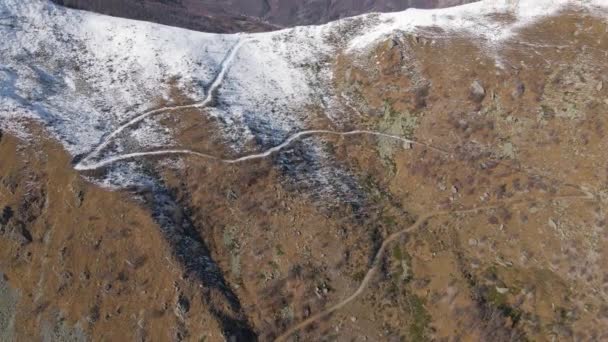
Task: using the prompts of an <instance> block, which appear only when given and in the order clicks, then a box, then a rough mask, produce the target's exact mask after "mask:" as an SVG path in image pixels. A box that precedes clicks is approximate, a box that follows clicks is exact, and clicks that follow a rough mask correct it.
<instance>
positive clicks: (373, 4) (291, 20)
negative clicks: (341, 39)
mask: <svg viewBox="0 0 608 342" xmlns="http://www.w3.org/2000/svg"><path fill="white" fill-rule="evenodd" d="M53 1H54V2H56V3H58V4H61V5H64V6H68V7H72V8H78V9H84V10H88V11H93V12H98V13H103V14H109V15H112V16H117V17H123V18H130V19H138V20H145V21H151V22H156V23H161V24H165V25H171V26H178V27H184V28H188V29H193V30H198V31H206V32H217V33H228V32H241V31H249V32H258V31H269V30H273V29H278V28H282V27H291V26H298V25H311V24H323V23H326V22H329V21H332V20H335V19H339V18H344V17H349V16H354V15H359V14H363V13H369V12H390V11H401V10H404V9H407V8H411V7H415V8H440V7H449V6H455V5H460V4H464V3H470V2H474V1H475V0H225V1H218V0H137V1H131V0H53Z"/></svg>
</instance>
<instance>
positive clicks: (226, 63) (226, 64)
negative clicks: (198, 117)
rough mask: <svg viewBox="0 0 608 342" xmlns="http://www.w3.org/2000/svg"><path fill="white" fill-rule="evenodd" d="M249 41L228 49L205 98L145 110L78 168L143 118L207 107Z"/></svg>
mask: <svg viewBox="0 0 608 342" xmlns="http://www.w3.org/2000/svg"><path fill="white" fill-rule="evenodd" d="M249 41H251V39H242V40H240V41H238V42H237V43H236V44H235V45H234V46H233V47H232V48H231V49H230V50H229V51H228V53H227V54H226V56H225V57H224V59H223V60H222V63H221V65H220V71H219V72H218V73H217V74H216V75H215V78H214V79H213V82H212V83H211V85H210V86H209V89H207V94H206V95H205V98H204V99H203V100H202V101H200V102H196V103H192V104H187V105H179V106H167V107H162V108H157V109H153V110H150V111H147V112H144V113H143V114H140V115H138V116H136V117H135V118H133V119H131V120H130V121H128V122H126V123H124V124H122V125H121V126H119V127H118V128H117V129H115V130H114V131H113V132H111V133H110V134H108V135H107V136H106V137H105V138H103V139H102V141H101V142H100V143H99V145H97V147H96V148H95V149H94V150H93V151H91V152H90V153H89V154H87V155H86V156H85V157H84V158H83V159H82V160H81V161H80V162H79V163H78V165H76V170H81V169H79V168H78V166H79V165H80V166H82V165H84V164H86V162H87V161H88V160H90V159H91V158H94V157H96V156H97V155H99V154H100V153H101V152H102V151H103V150H104V149H106V148H107V147H108V145H110V143H112V141H113V140H114V138H116V137H117V136H118V135H119V134H120V133H122V132H123V131H124V130H125V129H127V128H129V127H131V126H133V125H136V124H138V123H140V122H142V121H143V120H145V119H146V118H148V117H150V116H153V115H156V114H161V113H166V112H172V111H177V110H182V109H192V108H205V107H206V106H207V105H209V103H211V101H213V94H214V92H215V91H216V90H217V89H218V88H219V87H220V86H221V85H222V82H223V81H224V78H225V77H226V72H227V71H228V69H229V68H230V66H231V65H232V62H233V61H234V58H235V57H236V55H237V53H238V52H239V50H240V49H241V47H242V46H243V45H244V44H245V43H247V42H249Z"/></svg>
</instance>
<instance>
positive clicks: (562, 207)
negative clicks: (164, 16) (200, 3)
mask: <svg viewBox="0 0 608 342" xmlns="http://www.w3.org/2000/svg"><path fill="white" fill-rule="evenodd" d="M607 11H608V6H607V4H606V3H605V2H604V1H599V0H593V1H583V2H580V1H567V0H559V1H558V0H554V1H552V0H542V1H519V2H513V1H504V2H503V1H499V2H496V1H485V2H480V3H475V4H469V5H464V6H459V7H455V8H450V9H442V10H430V11H427V10H408V11H405V12H401V13H394V14H371V15H365V16H360V17H355V18H350V19H345V20H341V21H338V22H333V23H329V24H327V25H323V26H317V27H312V26H311V27H300V28H294V29H287V30H282V31H277V32H272V33H260V34H240V35H216V34H209V33H197V32H190V31H185V30H181V29H176V28H170V27H164V26H160V25H155V24H149V23H143V22H135V21H129V20H124V19H117V18H110V17H104V16H101V15H96V14H92V13H86V12H80V11H74V10H69V9H65V8H62V7H57V6H55V5H53V4H51V3H50V2H47V1H38V0H28V1H25V2H24V1H16V0H6V1H4V2H3V3H1V4H0V13H1V14H0V18H2V22H1V23H2V25H0V30H1V31H2V35H3V36H4V37H7V39H6V40H5V41H3V42H2V45H1V46H0V64H1V68H0V75H1V78H0V96H1V97H0V101H1V102H0V103H1V105H2V106H0V127H1V128H2V129H3V131H4V136H8V137H9V138H4V140H3V144H4V145H2V148H3V150H2V151H3V152H2V156H4V155H8V156H9V157H10V159H6V160H10V162H8V163H6V164H3V169H0V171H1V172H2V175H1V176H2V179H3V184H4V185H3V187H2V188H0V189H1V190H2V193H0V195H2V196H1V197H0V201H2V202H0V206H2V207H4V206H9V207H10V208H16V207H18V206H17V205H16V204H15V203H21V202H23V203H29V202H32V203H37V202H36V201H28V200H22V198H21V197H19V196H23V198H25V196H26V194H27V193H28V191H27V189H29V188H27V187H25V186H22V187H21V188H19V189H21V190H19V191H20V192H17V195H15V194H9V192H10V188H11V182H10V180H11V179H12V178H14V177H15V176H11V174H14V173H15V172H14V171H11V170H12V168H11V166H12V165H14V164H18V165H20V166H19V167H20V168H21V169H27V168H28V167H29V168H31V170H33V171H32V172H34V173H37V172H38V171H37V170H39V169H41V168H48V169H49V170H52V171H55V172H57V174H58V175H61V174H62V172H60V171H61V170H63V169H66V168H68V166H67V161H66V160H65V159H62V160H64V162H63V164H61V165H52V166H49V167H46V166H43V165H45V164H44V163H42V162H41V160H42V161H44V160H53V158H67V157H66V156H65V155H63V157H59V156H60V155H62V154H61V153H60V152H61V151H59V152H58V151H57V148H55V147H53V148H45V147H36V146H40V145H36V144H37V143H39V142H40V141H46V140H43V138H40V137H41V136H43V133H42V132H41V131H40V130H36V129H34V130H32V129H31V128H30V127H31V123H32V122H35V123H37V124H40V125H41V126H43V127H44V130H45V131H46V132H47V133H48V134H49V136H50V137H51V138H52V139H54V140H56V141H58V142H59V143H60V144H61V145H62V147H63V149H65V150H66V151H67V153H68V154H69V155H71V156H72V157H73V160H72V164H71V168H72V169H73V170H69V172H67V173H68V174H69V175H70V181H75V180H77V179H78V178H79V177H78V175H77V172H78V173H79V174H80V176H82V177H84V180H83V179H81V181H82V182H83V184H85V185H83V186H86V187H87V189H89V190H88V191H91V192H93V191H95V192H96V193H97V192H98V193H99V194H100V195H99V196H100V197H102V198H104V201H103V202H101V201H100V202H93V204H87V205H94V204H95V205H99V206H102V207H104V208H107V210H108V212H107V214H105V215H104V217H106V216H107V217H109V218H111V217H112V216H113V215H112V212H113V211H114V210H115V209H114V206H113V205H114V204H115V203H114V202H118V203H121V202H122V201H124V202H125V205H128V206H131V205H133V206H137V205H140V206H141V207H139V208H138V209H133V210H136V212H137V213H140V214H138V219H141V220H148V221H145V222H146V223H140V224H136V223H133V224H131V223H129V222H126V223H124V225H125V226H128V227H131V228H130V229H132V230H134V229H136V227H139V226H141V225H142V224H143V225H145V226H146V227H148V228H149V229H150V230H151V231H157V232H158V233H159V234H158V235H157V236H156V237H155V238H154V239H158V241H162V243H163V244H165V245H164V246H165V247H162V248H152V249H155V250H156V249H160V250H161V252H159V254H154V256H152V252H148V254H150V258H153V257H154V258H159V257H160V259H162V258H163V257H166V260H167V261H168V263H169V264H170V265H171V266H169V270H168V271H162V272H159V274H158V275H157V276H158V277H163V278H162V279H165V280H166V281H170V280H167V279H171V280H175V281H177V282H179V284H180V289H181V288H182V287H188V286H189V288H190V289H191V291H192V292H188V293H187V294H185V296H186V297H187V298H192V296H200V297H196V301H195V302H196V303H197V305H199V304H200V307H196V308H193V309H191V310H192V311H191V314H185V315H184V314H183V312H186V313H187V312H188V310H186V309H187V307H188V306H187V305H186V304H184V303H185V302H184V301H180V300H179V296H178V297H177V299H175V298H174V297H171V296H177V295H178V293H177V292H171V294H167V297H162V298H163V300H165V301H169V299H168V298H174V300H175V303H177V304H179V305H177V306H178V307H179V308H178V310H177V312H178V313H179V314H178V315H177V316H178V317H177V319H178V321H176V322H178V323H179V324H181V325H175V326H176V327H177V328H175V329H174V330H172V331H179V332H180V335H179V336H177V335H176V334H173V335H172V336H175V338H176V339H180V338H184V339H188V338H191V337H192V338H198V336H199V335H201V336H202V334H200V333H199V332H200V330H198V329H199V328H200V326H201V325H200V324H199V323H197V322H200V320H199V317H205V319H206V320H205V321H204V322H213V323H209V324H211V325H210V327H212V330H213V331H212V334H213V336H211V335H205V336H206V337H207V338H209V339H211V340H221V337H219V336H218V335H219V334H220V333H221V334H222V335H223V336H224V337H225V338H227V339H230V338H236V339H237V340H238V339H240V340H252V339H256V338H257V339H260V340H274V339H277V340H286V339H292V340H298V339H299V340H322V339H332V338H335V339H337V340H345V341H347V340H352V339H354V338H359V337H362V336H364V337H365V338H367V339H368V340H393V339H406V340H429V339H431V340H440V339H463V340H496V341H510V340H525V339H528V340H551V339H553V338H555V339H578V340H602V339H605V338H607V337H606V335H605V331H604V329H603V327H604V326H605V325H606V323H607V320H608V315H607V312H608V311H607V310H608V301H607V298H608V286H607V285H606V279H604V277H602V276H601V275H602V274H604V273H605V266H604V264H605V263H604V260H606V253H607V252H606V251H608V249H607V248H606V244H607V243H608V238H607V237H608V235H607V234H606V220H605V212H606V198H607V192H606V191H607V190H606V189H607V188H608V174H607V171H606V170H608V169H607V165H608V159H607V158H606V156H605V153H604V152H603V151H605V149H606V147H607V146H606V145H607V144H608V140H607V139H606V135H605V127H607V126H606V125H608V121H607V119H606V116H605V115H604V113H606V112H607V111H608V96H607V91H608V87H607V86H606V84H608V80H606V78H605V75H606V73H607V72H608V65H607V64H606V62H605V61H606V58H608V24H607V18H608V13H607ZM14 137H20V139H22V141H25V142H27V141H29V142H30V144H33V145H31V146H34V147H28V150H27V151H28V153H25V154H19V153H15V152H13V151H18V148H17V145H18V144H17V143H15V142H14V141H15V139H16V138H14ZM6 139H9V140H6ZM7 141H8V143H7ZM25 146H28V145H25ZM49 172H50V171H49ZM56 177H59V176H56ZM74 177H76V178H74ZM40 178H43V179H44V177H43V176H40ZM52 179H53V180H50V181H49V184H51V185H52V187H53V188H57V189H64V188H66V185H65V184H67V183H65V182H63V181H62V180H60V179H56V178H52ZM18 183H19V184H21V183H24V184H27V182H26V181H24V180H21V181H19V182H18ZM51 185H49V186H51ZM98 185H101V186H102V187H105V188H107V187H110V188H111V189H114V190H117V192H116V193H108V192H107V189H106V190H104V189H100V188H98V187H97V186H98ZM35 188H36V187H35ZM67 195H69V194H68V193H67V192H66V194H65V196H67ZM106 196H108V197H107V199H105V198H106ZM115 196H124V197H120V198H119V197H115ZM38 197H41V198H42V197H44V196H38ZM94 198H95V197H93V199H94ZM73 200H77V199H73ZM86 201H87V200H86V195H85V202H86ZM106 201H107V202H106ZM53 203H55V205H58V204H56V201H53ZM70 203H71V202H70ZM96 203H99V204H96ZM38 207H39V208H44V205H38ZM35 208H37V206H36V205H34V209H35ZM66 208H69V206H67V205H66V207H65V208H63V207H61V206H60V205H58V208H57V210H51V211H48V212H45V215H47V216H43V220H42V221H40V222H38V223H34V224H32V225H31V227H33V228H30V226H29V225H28V224H27V222H28V221H27V220H26V219H25V218H22V217H19V219H18V220H16V219H14V218H13V217H15V216H14V215H9V214H7V215H6V217H9V216H10V218H8V219H6V220H4V218H3V220H4V221H6V222H4V221H2V222H0V223H2V225H3V227H4V226H6V224H7V223H8V221H9V219H10V220H12V221H11V222H12V223H11V229H9V230H8V231H9V232H10V233H9V234H8V235H6V234H5V235H3V236H2V237H1V238H0V239H2V240H1V241H2V243H7V244H10V243H13V244H15V243H18V244H19V243H24V244H25V246H27V247H26V248H29V249H32V250H34V251H37V250H40V249H43V248H44V247H43V246H44V241H40V239H37V237H38V235H40V234H41V233H40V232H42V231H43V227H45V225H44V222H45V221H54V220H58V222H62V220H65V219H66V217H68V218H70V217H72V216H73V215H77V214H75V213H74V212H72V211H69V210H68V212H63V210H64V209H66ZM89 209H91V210H92V207H89ZM11 210H13V209H11ZM116 210H118V209H116ZM25 212H27V210H26V211H25ZM78 215H80V214H78ZM82 215H84V216H83V217H86V215H88V212H87V211H86V210H85V211H84V212H83V213H82ZM146 215H149V217H146ZM3 217H4V216H3ZM23 217H25V216H23ZM17 222H23V223H24V224H23V225H17V226H15V224H16V223H17ZM138 222H139V221H138ZM141 222H144V221H141ZM108 225H111V226H113V225H114V224H113V223H112V224H108ZM15 227H16V228H19V229H16V228H15ZM70 227H71V226H70ZM21 228H23V229H25V230H23V229H21ZM34 228H35V229H34ZM4 229H5V230H4V231H7V230H6V228H4ZM55 229H57V228H55ZM65 229H66V230H67V231H68V232H66V230H62V231H61V232H62V233H61V234H67V235H66V236H70V233H69V232H70V231H73V229H74V228H69V229H68V228H65ZM96 229H97V228H96ZM102 229H103V228H101V229H100V230H95V232H96V233H98V234H100V235H101V236H104V234H105V232H104V231H103V230H102ZM28 232H30V233H29V234H28ZM107 234H110V233H107ZM143 234H150V233H143ZM134 235H135V234H134ZM28 236H29V237H28ZM15 237H16V238H17V239H21V240H16V241H17V242H15V240H14V239H15ZM11 239H13V240H11ZM124 240H125V242H124V243H132V244H134V246H138V247H141V248H149V246H148V242H146V241H142V240H141V236H140V235H136V236H126V237H125V238H124ZM11 241H12V242H11ZM19 241H21V242H19ZM121 241H122V240H121ZM155 241H156V240H155ZM72 243H73V248H82V247H77V246H78V245H80V244H83V243H84V242H82V241H80V240H78V241H73V242H72ZM121 243H122V242H121ZM160 243H161V242H152V241H151V242H149V244H150V245H152V246H160ZM121 246H122V245H121ZM115 247H116V246H113V245H112V246H109V247H108V251H114V248H115ZM125 249H128V248H125ZM9 250H10V251H11V252H10V253H13V252H14V251H15V249H7V251H9ZM7 253H9V252H7ZM117 253H118V251H117ZM33 255H34V256H33V260H34V261H36V262H39V263H40V262H41V260H40V259H39V258H40V257H39V256H38V255H39V254H36V253H34V254H33ZM10 258H11V255H7V256H4V255H3V256H2V263H0V272H3V273H4V274H7V275H8V276H7V277H6V279H5V280H4V282H2V283H0V291H2V292H0V296H3V297H2V298H1V299H3V300H4V302H6V303H9V304H10V305H9V306H13V305H17V307H19V306H18V305H21V304H19V303H23V302H22V301H23V299H20V298H23V297H22V296H20V295H19V294H15V293H18V292H19V289H30V288H34V287H33V286H35V283H36V282H38V281H39V279H38V278H36V277H35V276H31V277H30V276H23V275H20V274H21V272H18V270H19V268H18V267H19V264H18V263H15V262H12V261H10V262H9V261H8V260H13V259H10ZM83 263H84V264H86V265H89V264H91V263H93V261H92V260H88V259H87V260H83ZM55 264H56V262H55V261H52V262H51V265H52V266H54V267H59V266H61V267H64V266H65V265H64V264H57V265H59V266H57V265H55ZM101 265H102V266H103V265H106V264H105V263H101ZM78 267H81V266H80V265H79V266H78ZM72 272H73V271H72ZM176 274H178V275H176ZM95 277H96V278H94V279H95V280H98V279H105V278H102V275H99V276H95ZM97 277H99V278H97ZM165 280H163V281H165ZM100 281H102V280H100ZM32 284H34V285H32ZM51 284H53V283H51ZM162 284H164V283H162ZM162 284H161V285H159V288H162V287H166V286H164V285H162ZM22 291H26V292H27V291H29V290H22ZM90 291H93V290H86V291H84V293H85V295H83V298H84V299H83V301H84V302H86V303H87V307H89V306H92V305H93V304H94V301H93V299H92V298H94V296H91V295H90V293H89V292H90ZM199 291H200V292H199ZM45 293H46V292H45ZM47 296H48V295H47V294H45V295H44V296H42V297H41V298H45V297H47ZM163 296H164V295H163ZM108 297H109V298H110V299H111V298H113V297H112V296H110V295H109V296H108ZM62 298H63V297H61V296H60V297H58V299H57V300H52V301H51V300H49V302H50V303H49V306H48V308H50V309H42V312H43V313H44V314H45V315H47V314H49V312H51V310H59V312H60V313H61V312H63V314H64V315H66V316H69V315H71V316H70V317H71V318H69V322H70V325H71V326H78V327H80V329H81V330H79V331H81V332H82V335H84V336H91V337H92V338H93V339H96V338H99V339H102V338H110V335H107V334H106V332H105V331H104V329H102V328H100V327H101V326H102V325H99V326H97V325H96V324H100V323H96V324H92V323H90V322H89V323H86V322H87V320H86V317H84V316H82V314H79V312H81V311H82V310H80V309H78V310H80V311H78V310H72V307H70V306H69V305H66V304H64V303H65V301H66V300H67V299H62ZM165 298H167V299H165ZM110 299H108V300H110ZM112 300H113V299H112ZM13 303H17V304H13ZM26 303H29V302H28V300H26ZM180 303H181V304H180ZM187 303H194V301H192V300H188V302H187ZM27 305H30V304H27ZM177 306H176V307H177ZM133 308H141V310H142V312H143V313H141V314H140V316H143V317H147V316H146V314H150V315H152V316H154V315H153V314H151V313H153V312H155V311H154V310H155V309H154V307H153V306H151V304H149V303H148V302H145V301H143V302H142V303H141V304H140V306H137V305H135V306H133ZM106 310H107V308H106V306H102V308H101V315H102V316H103V315H104V314H105V313H106ZM134 310H135V309H134ZM23 312H29V311H27V310H26V309H18V310H17V311H16V315H14V314H13V313H14V311H9V312H5V311H0V318H3V320H2V321H0V323H1V324H4V325H3V326H12V325H13V323H12V322H14V321H15V319H17V320H19V319H21V320H26V321H27V317H26V316H27V315H23ZM53 312H55V311H53ZM180 312H181V313H180ZM19 315H21V316H19ZM79 315H81V316H80V317H79ZM140 316H137V315H135V316H133V317H135V318H138V317H140ZM4 317H6V319H4ZM14 317H16V318H14ZM20 317H21V318H20ZM161 317H162V318H161V319H162V320H166V324H168V325H169V326H173V325H172V324H174V323H173V320H174V319H176V318H175V317H174V316H173V315H166V314H164V315H161ZM135 318H134V319H135ZM5 322H6V323H5ZM27 322H28V323H27V324H29V327H30V328H28V330H27V331H26V333H28V334H31V335H29V336H34V335H37V334H38V335H40V334H42V332H41V331H35V330H36V329H40V327H39V326H36V322H33V321H27ZM129 322H131V321H129ZM163 322H165V321H163ZM125 324H127V323H125ZM163 324H165V323H163ZM175 324H177V323H175ZM206 324H207V323H205V325H206ZM138 327H139V328H134V329H136V330H135V331H139V332H142V333H143V332H146V333H148V334H153V333H156V330H153V329H152V327H149V326H148V325H146V324H143V327H141V326H140V325H138ZM178 328H179V329H178ZM32 330H33V331H32ZM130 332H131V333H133V331H130ZM186 332H188V333H189V335H187V336H186V335H184V334H185V333H186ZM16 333H19V331H17V332H16ZM22 333H23V332H22ZM162 333H165V332H164V331H163V332H162Z"/></svg>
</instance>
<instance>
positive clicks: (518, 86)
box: [511, 81, 526, 98]
mask: <svg viewBox="0 0 608 342" xmlns="http://www.w3.org/2000/svg"><path fill="white" fill-rule="evenodd" d="M525 92H526V85H525V84H523V83H522V82H521V81H517V82H515V89H514V90H513V92H512V93H511V95H512V96H513V97H514V98H518V97H521V96H522V95H523V94H524V93H525Z"/></svg>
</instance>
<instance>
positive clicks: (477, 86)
mask: <svg viewBox="0 0 608 342" xmlns="http://www.w3.org/2000/svg"><path fill="white" fill-rule="evenodd" d="M470 90H471V94H470V95H471V99H472V100H473V101H475V102H482V101H483V99H484V98H485V97H486V90H485V88H484V87H483V85H482V84H481V82H480V81H478V80H475V81H474V82H473V83H472V84H471V89H470Z"/></svg>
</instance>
